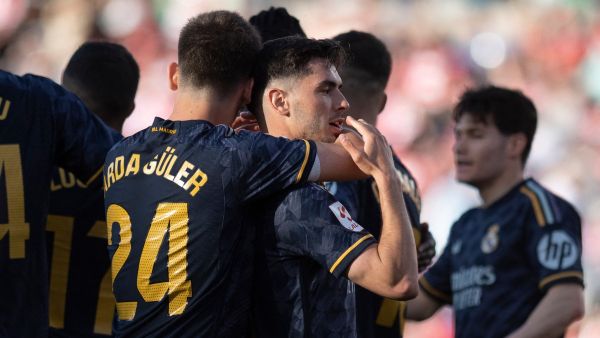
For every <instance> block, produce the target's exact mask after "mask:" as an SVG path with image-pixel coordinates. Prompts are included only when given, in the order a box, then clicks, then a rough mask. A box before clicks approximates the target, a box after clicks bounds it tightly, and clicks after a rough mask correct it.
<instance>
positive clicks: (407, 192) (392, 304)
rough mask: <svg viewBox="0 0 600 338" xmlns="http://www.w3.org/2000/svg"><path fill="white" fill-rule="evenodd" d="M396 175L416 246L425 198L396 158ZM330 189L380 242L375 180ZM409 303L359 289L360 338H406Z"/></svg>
mask: <svg viewBox="0 0 600 338" xmlns="http://www.w3.org/2000/svg"><path fill="white" fill-rule="evenodd" d="M394 165H395V167H396V172H397V174H398V176H400V178H401V181H402V192H403V195H404V203H405V205H406V209H407V211H408V216H409V218H410V221H411V224H412V225H413V233H414V235H415V242H416V243H417V245H419V242H420V239H421V232H420V231H419V227H420V213H421V196H420V194H419V189H418V186H417V183H416V181H415V179H414V177H413V176H412V174H411V173H410V171H408V169H407V168H406V167H405V166H404V164H403V163H402V162H401V161H400V159H399V158H398V157H397V156H396V155H395V154H394ZM327 188H328V189H329V190H330V192H331V193H332V194H333V195H335V198H336V199H338V200H339V201H340V202H342V203H343V204H344V205H345V206H346V207H347V209H348V211H349V212H350V214H351V215H352V216H353V217H355V219H356V220H357V222H358V223H359V224H361V225H363V226H364V227H365V229H367V230H368V231H369V232H370V233H372V234H373V235H374V236H376V237H377V238H379V236H380V235H381V225H382V222H383V220H382V218H381V207H380V205H379V195H378V194H379V193H378V190H377V185H376V184H375V180H373V179H372V178H369V179H366V180H360V181H350V182H329V183H327ZM405 309H406V304H405V302H401V301H395V300H391V299H387V298H384V297H381V296H379V295H377V294H374V293H372V292H371V291H369V290H367V289H365V288H362V287H360V286H358V285H357V286H356V316H357V324H358V329H359V337H382V338H386V337H396V338H397V337H402V331H403V327H404V319H405Z"/></svg>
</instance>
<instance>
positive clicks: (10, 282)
mask: <svg viewBox="0 0 600 338" xmlns="http://www.w3.org/2000/svg"><path fill="white" fill-rule="evenodd" d="M113 143H114V140H113V137H112V135H111V132H110V129H109V128H108V127H106V126H105V125H104V124H103V123H102V121H100V119H98V118H97V117H96V116H94V115H93V114H92V113H90V112H89V111H88V110H87V109H86V108H85V106H84V105H83V103H82V102H81V101H80V100H79V99H78V98H77V97H76V96H75V95H73V94H71V93H69V92H67V91H66V90H64V89H63V88H62V87H60V86H59V85H58V84H56V83H54V82H52V81H51V80H49V79H46V78H43V77H38V76H34V75H25V76H23V77H19V76H15V75H13V74H10V73H7V72H4V71H0V276H1V278H0V300H1V301H0V337H6V336H8V337H37V336H46V335H47V330H48V300H47V299H48V270H47V259H46V244H45V241H46V236H45V224H46V216H47V212H48V194H49V192H50V180H51V175H52V170H53V167H54V166H55V165H61V166H64V167H65V168H67V169H68V170H70V171H73V172H75V173H77V175H78V177H81V179H82V181H83V182H85V183H93V182H94V181H98V180H97V179H96V178H98V177H100V173H101V167H102V163H103V161H104V156H105V155H106V153H107V152H108V149H109V148H110V147H111V146H112V144H113ZM96 185H98V184H96Z"/></svg>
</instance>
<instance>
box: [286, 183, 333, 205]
mask: <svg viewBox="0 0 600 338" xmlns="http://www.w3.org/2000/svg"><path fill="white" fill-rule="evenodd" d="M284 196H285V199H287V200H302V201H304V202H305V204H313V205H318V204H320V203H322V202H323V201H327V200H333V199H334V197H333V195H332V194H331V193H330V192H329V191H328V190H327V189H326V188H325V187H324V186H322V185H320V184H318V183H313V182H307V183H303V184H300V185H298V186H295V187H292V188H289V189H287V190H285V191H284Z"/></svg>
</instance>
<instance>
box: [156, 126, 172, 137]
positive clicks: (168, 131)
mask: <svg viewBox="0 0 600 338" xmlns="http://www.w3.org/2000/svg"><path fill="white" fill-rule="evenodd" d="M151 130H152V132H153V133H156V132H161V133H166V134H171V135H175V134H176V133H177V129H169V128H165V127H152V129H151Z"/></svg>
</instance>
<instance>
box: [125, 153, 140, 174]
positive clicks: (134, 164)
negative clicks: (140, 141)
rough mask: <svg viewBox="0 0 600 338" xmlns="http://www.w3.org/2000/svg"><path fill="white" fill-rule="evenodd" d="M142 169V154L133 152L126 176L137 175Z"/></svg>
mask: <svg viewBox="0 0 600 338" xmlns="http://www.w3.org/2000/svg"><path fill="white" fill-rule="evenodd" d="M138 171H140V154H131V158H130V159H129V163H128V164H127V170H125V176H129V175H135V174H137V173H138Z"/></svg>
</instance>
